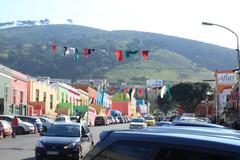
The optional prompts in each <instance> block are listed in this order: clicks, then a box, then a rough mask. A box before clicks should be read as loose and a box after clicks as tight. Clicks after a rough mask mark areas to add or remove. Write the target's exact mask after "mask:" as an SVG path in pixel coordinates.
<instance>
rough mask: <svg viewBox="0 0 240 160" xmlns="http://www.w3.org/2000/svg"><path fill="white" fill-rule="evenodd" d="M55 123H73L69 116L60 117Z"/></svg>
mask: <svg viewBox="0 0 240 160" xmlns="http://www.w3.org/2000/svg"><path fill="white" fill-rule="evenodd" d="M55 122H65V123H73V122H72V121H71V119H70V117H69V116H59V117H56V118H55Z"/></svg>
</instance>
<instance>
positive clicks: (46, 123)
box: [39, 117, 54, 132]
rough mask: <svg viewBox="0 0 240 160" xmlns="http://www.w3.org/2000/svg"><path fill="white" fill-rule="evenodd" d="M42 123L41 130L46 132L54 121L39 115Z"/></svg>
mask: <svg viewBox="0 0 240 160" xmlns="http://www.w3.org/2000/svg"><path fill="white" fill-rule="evenodd" d="M39 119H40V120H41V122H42V124H43V132H46V131H47V130H48V129H49V128H50V127H51V126H52V125H53V124H54V122H53V121H52V120H50V119H48V118H46V117H39Z"/></svg>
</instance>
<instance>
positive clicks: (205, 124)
mask: <svg viewBox="0 0 240 160" xmlns="http://www.w3.org/2000/svg"><path fill="white" fill-rule="evenodd" d="M171 125H172V126H189V127H208V128H226V129H227V127H224V126H222V125H217V124H210V123H202V122H198V121H197V122H192V121H191V122H185V121H175V122H172V123H171Z"/></svg>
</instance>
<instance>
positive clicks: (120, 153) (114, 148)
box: [94, 141, 156, 160]
mask: <svg viewBox="0 0 240 160" xmlns="http://www.w3.org/2000/svg"><path fill="white" fill-rule="evenodd" d="M155 146H156V145H155V144H154V143H147V142H134V141H122V142H121V141H120V142H117V143H115V144H113V145H111V146H110V147H109V148H107V149H106V150H104V151H103V152H101V153H100V154H99V155H97V156H96V157H95V158H94V160H110V159H111V160H123V159H124V160H145V159H148V158H149V157H150V156H151V155H152V153H153V151H154V148H155Z"/></svg>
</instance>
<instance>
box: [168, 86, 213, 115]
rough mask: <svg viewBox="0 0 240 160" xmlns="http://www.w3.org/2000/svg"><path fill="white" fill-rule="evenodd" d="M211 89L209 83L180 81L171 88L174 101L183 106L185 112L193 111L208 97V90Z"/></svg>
mask: <svg viewBox="0 0 240 160" xmlns="http://www.w3.org/2000/svg"><path fill="white" fill-rule="evenodd" d="M210 90H211V86H210V85H209V84H208V83H204V82H197V83H191V82H188V83H179V84H177V85H175V86H172V87H171V89H170V92H171V95H172V97H173V101H174V102H175V103H177V104H179V105H181V106H182V107H184V110H185V112H189V113H193V112H194V111H195V109H196V107H197V105H198V104H200V103H201V102H202V101H203V100H205V99H206V97H207V92H208V91H210Z"/></svg>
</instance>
